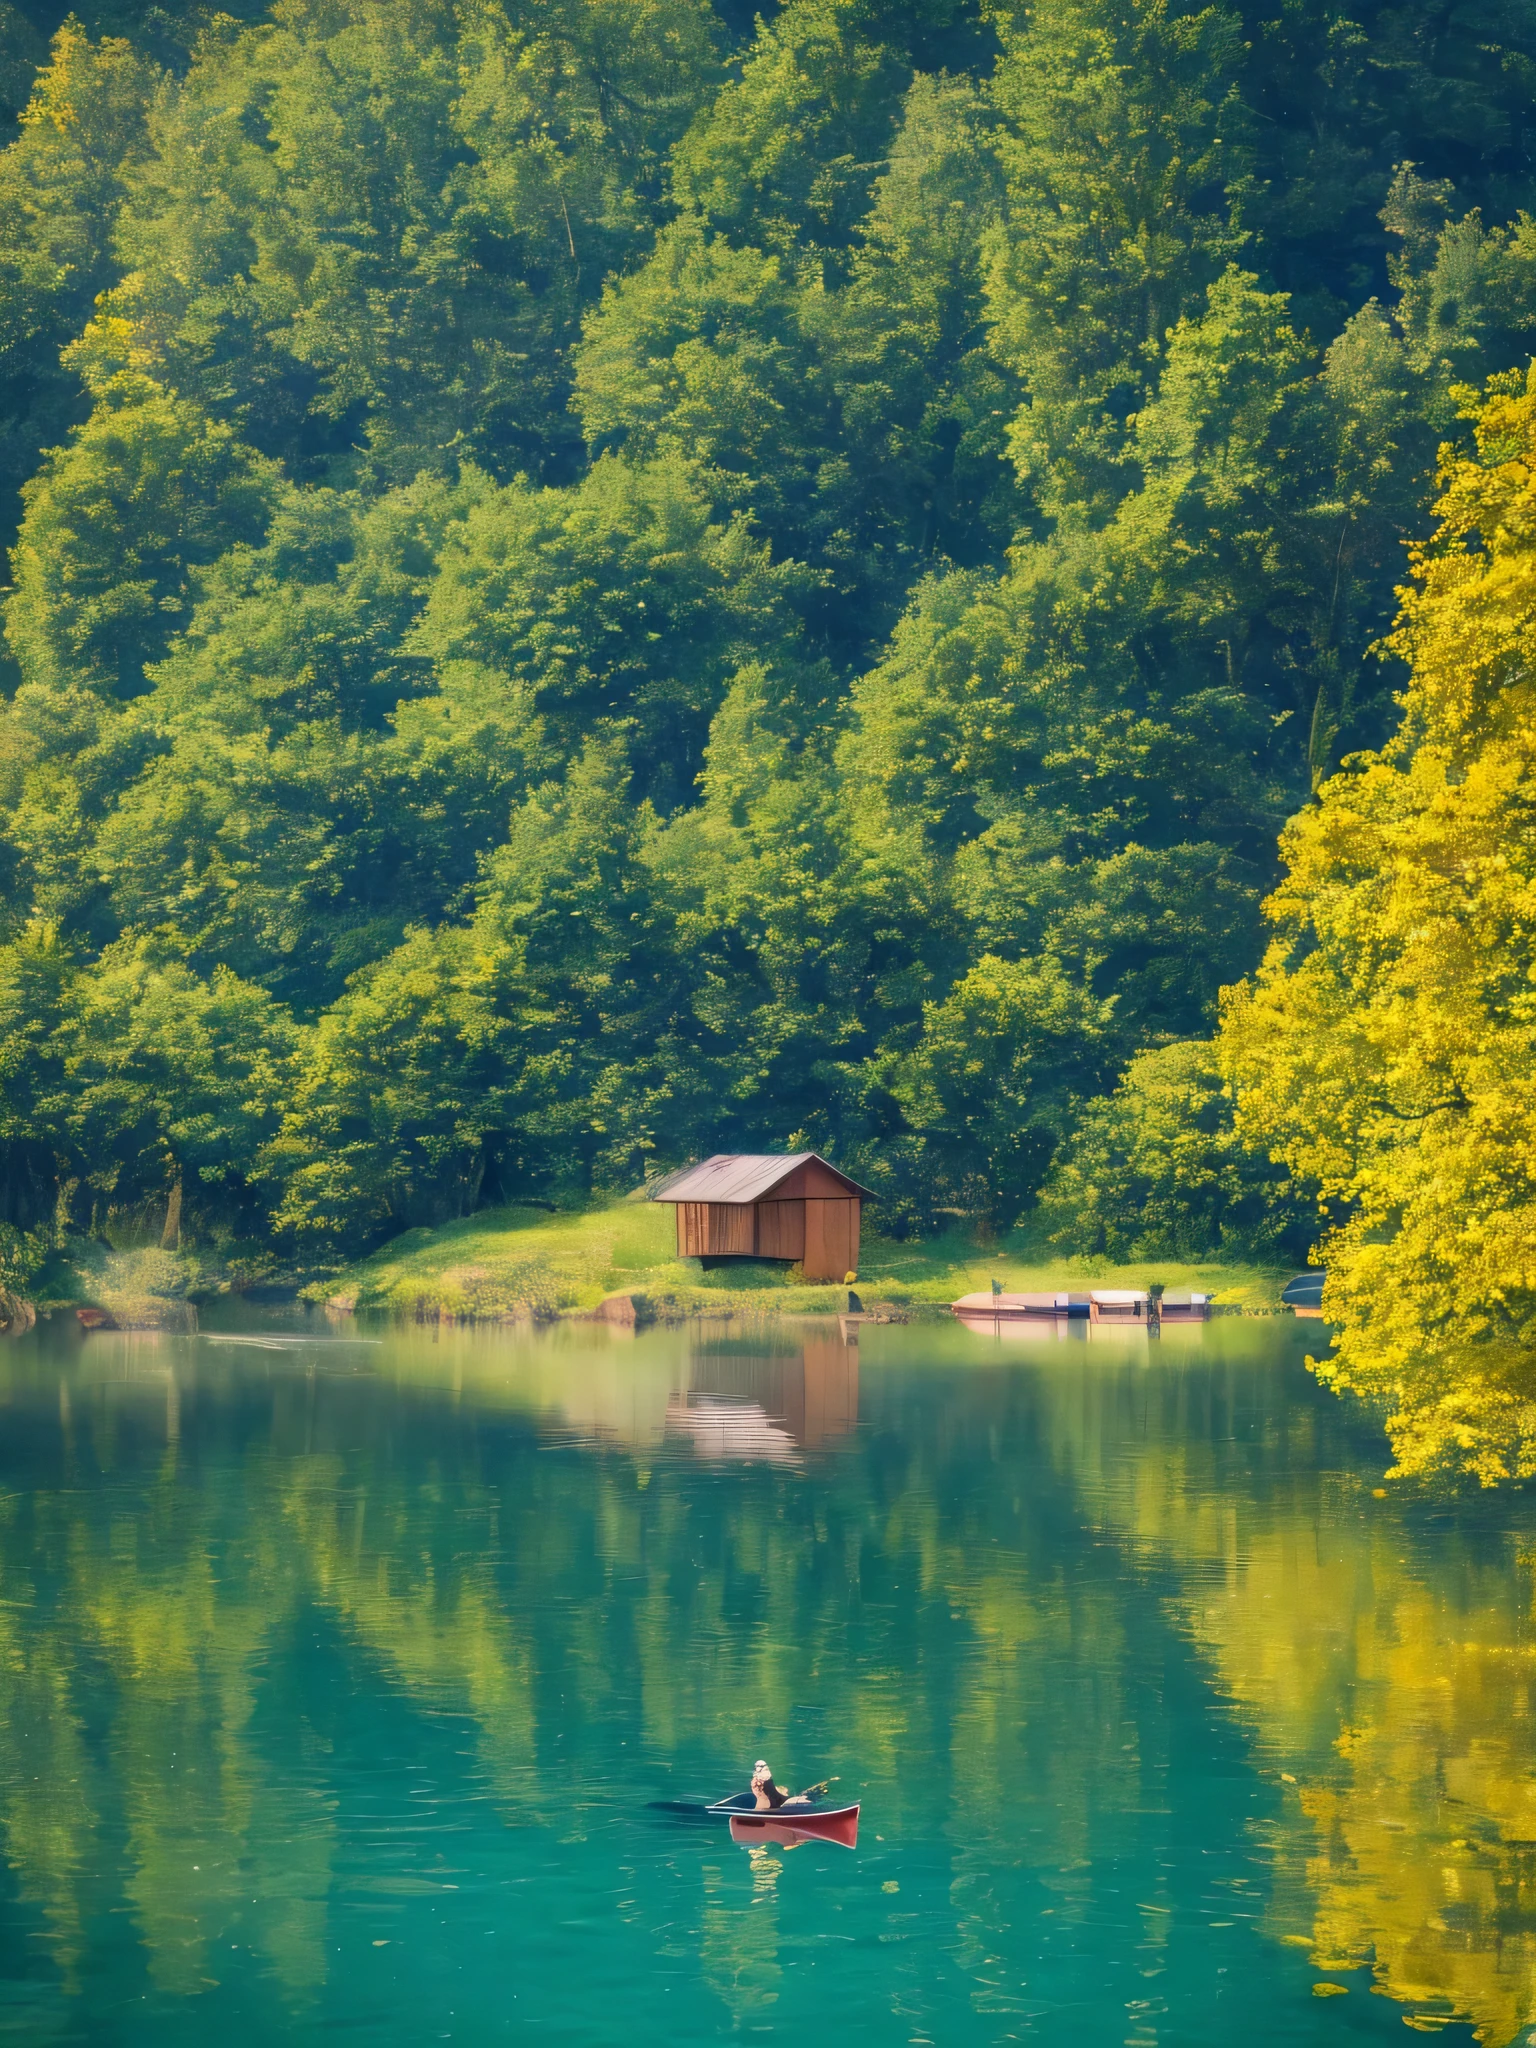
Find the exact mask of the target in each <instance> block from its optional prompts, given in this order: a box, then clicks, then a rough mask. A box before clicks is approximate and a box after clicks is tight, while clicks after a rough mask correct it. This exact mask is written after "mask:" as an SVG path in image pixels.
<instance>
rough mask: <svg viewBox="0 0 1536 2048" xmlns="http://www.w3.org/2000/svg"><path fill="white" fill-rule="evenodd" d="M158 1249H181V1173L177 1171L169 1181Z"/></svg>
mask: <svg viewBox="0 0 1536 2048" xmlns="http://www.w3.org/2000/svg"><path fill="white" fill-rule="evenodd" d="M160 1249H161V1251H163V1252H179V1251H180V1250H181V1175H180V1174H179V1173H178V1174H177V1176H176V1178H175V1179H174V1180H173V1181H172V1182H171V1192H170V1195H169V1197H168V1199H167V1201H166V1204H165V1228H164V1230H162V1231H161V1233H160Z"/></svg>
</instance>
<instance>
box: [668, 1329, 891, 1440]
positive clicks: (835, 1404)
mask: <svg viewBox="0 0 1536 2048" xmlns="http://www.w3.org/2000/svg"><path fill="white" fill-rule="evenodd" d="M688 1364H689V1384H688V1385H687V1387H685V1388H680V1389H679V1390H678V1391H677V1392H676V1393H674V1394H673V1396H672V1398H671V1399H670V1400H669V1401H668V1403H667V1419H666V1435H667V1440H668V1441H669V1442H671V1443H674V1444H686V1445H687V1446H689V1447H690V1448H691V1450H692V1452H693V1455H694V1456H695V1457H697V1458H702V1459H705V1460H708V1461H711V1462H715V1463H735V1462H743V1461H745V1462H757V1461H762V1460H766V1461H769V1462H779V1463H792V1462H795V1461H797V1460H798V1458H799V1456H800V1453H801V1451H802V1450H805V1451H814V1450H820V1449H822V1448H823V1447H825V1446H826V1445H829V1444H831V1443H834V1442H835V1441H836V1440H837V1439H838V1438H839V1437H846V1436H849V1435H851V1434H852V1432H853V1431H854V1429H856V1428H857V1426H858V1420H859V1347H858V1345H857V1344H856V1343H852V1344H850V1343H845V1342H844V1341H843V1339H842V1338H841V1337H840V1336H836V1337H830V1336H829V1337H811V1338H807V1339H806V1341H805V1342H804V1343H803V1344H802V1345H801V1347H800V1349H799V1350H798V1351H797V1352H787V1351H770V1350H761V1351H748V1350H744V1349H738V1348H735V1347H731V1346H721V1347H720V1348H718V1349H715V1348H713V1347H710V1346H707V1345H702V1346H700V1347H699V1348H698V1349H696V1350H694V1351H693V1352H692V1353H691V1354H690V1356H689V1360H688Z"/></svg>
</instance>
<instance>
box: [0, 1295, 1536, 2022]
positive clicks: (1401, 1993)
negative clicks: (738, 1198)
mask: <svg viewBox="0 0 1536 2048" xmlns="http://www.w3.org/2000/svg"><path fill="white" fill-rule="evenodd" d="M253 1334H256V1335H261V1336H262V1337H263V1341H262V1342H260V1343H253V1342H251V1341H249V1339H250V1337H251V1336H252V1335H253ZM355 1334H356V1336H357V1337H363V1336H367V1337H370V1338H372V1339H373V1340H374V1341H371V1342H366V1343H365V1342H358V1341H348V1340H347V1336H346V1333H345V1331H343V1332H338V1331H336V1330H335V1329H333V1328H332V1327H331V1326H327V1325H324V1324H319V1323H316V1324H313V1325H312V1324H306V1323H305V1322H304V1321H302V1320H301V1319H299V1318H296V1317H290V1318H288V1319H287V1320H285V1319H284V1318H283V1317H281V1316H277V1315H273V1316H271V1317H269V1318H267V1319H266V1320H265V1321H264V1322H260V1323H258V1322H257V1319H256V1318H255V1316H254V1314H248V1315H247V1318H246V1330H245V1333H244V1341H229V1340H231V1339H238V1338H240V1337H241V1335H242V1333H241V1331H240V1330H239V1328H238V1327H237V1326H236V1325H234V1324H229V1325H227V1326H226V1328H225V1329H224V1330H223V1331H221V1332H220V1331H215V1332H214V1333H213V1334H212V1335H209V1334H205V1335H204V1336H202V1337H198V1338H192V1337H175V1338H171V1337H160V1338H156V1337H149V1336H126V1335H125V1336H108V1335H96V1336H92V1337H90V1338H89V1339H84V1340H82V1339H80V1338H79V1337H78V1336H76V1335H75V1334H74V1333H73V1332H71V1331H68V1330H65V1329H64V1328H62V1327H61V1326H59V1325H57V1324H55V1325H51V1326H48V1327H45V1328H43V1329H41V1330H39V1331H38V1332H37V1333H35V1334H34V1335H33V1336H32V1337H29V1338H26V1339H23V1340H21V1341H18V1342H15V1343H12V1344H10V1345H6V1346H0V1396H3V1401H4V1413H3V1428H0V1692H3V1711H0V1826H3V1835H0V1846H3V1852H4V1864H3V1870H0V2032H9V2033H10V2034H11V2035H12V2036H15V2037H18V2038H20V2039H22V2040H25V2041H26V2042H28V2043H32V2042H36V2043H47V2042H54V2041H57V2042H61V2043H62V2042H86V2041H89V2042H90V2043H92V2044H93V2048H115V2044H121V2048H149V2044H154V2048H174V2044H181V2043H192V2042H197V2043H206V2042H218V2043H220V2044H222V2048H250V2044H256V2043H268V2042H273V2043H275V2042H278V2041H282V2042H285V2043H308V2042H312V2041H318V2040H319V2039H320V2037H321V2036H325V2037H327V2038H328V2039H329V2038H335V2037H340V2038H343V2039H348V2040H353V2041H356V2042H358V2043H360V2044H364V2048H374V2044H378V2048H386V2044H387V2048H395V2044H406V2043H410V2044H416V2043H427V2042H435V2041H440V2040H453V2041H462V2042H470V2043H479V2042H496V2041H501V2040H511V2039H524V2038H527V2039H532V2040H545V2041H566V2042H572V2043H577V2042H581V2043H585V2042H606V2041H622V2042H625V2043H639V2044H644V2043H650V2042H656V2043H660V2042H668V2043H674V2042H678V2041H685V2042H686V2041H691V2040H700V2041H712V2040H717V2039H720V2038H722V2037H728V2036H733V2035H738V2034H739V2035H745V2034H760V2035H779V2036H781V2037H790V2038H793V2039H794V2041H795V2042H796V2043H797V2044H806V2048H817V2044H820V2043H824V2042H839V2043H843V2042H847V2041H848V2040H850V2039H852V2038H856V2039H857V2040H858V2041H859V2042H861V2043H866V2042H867V2043H873V2044H883V2043H935V2044H946V2048H947V2044H954V2048H966V2044H972V2043H977V2044H980V2043H990V2042H1000V2041H1011V2040H1017V2039H1022V2038H1025V2037H1029V2036H1038V2035H1045V2034H1049V2035H1051V2036H1053V2037H1054V2038H1056V2039H1057V2040H1062V2039H1065V2038H1068V2037H1070V2038H1071V2039H1073V2040H1076V2041H1082V2042H1087V2043H1106V2044H1119V2043H1127V2044H1130V2048H1152V2044H1154V2043H1180V2044H1191V2048H1193V2044H1202V2048H1203V2044H1211V2048H1215V2044H1218V2043H1220V2044H1223V2048H1229V2044H1232V2043H1234V2042H1241V2043H1243V2044H1245V2048H1254V2044H1258V2048H1263V2044H1279V2043H1289V2042H1302V2041H1304V2042H1308V2043H1311V2042H1314V2041H1316V2042H1333V2041H1349V2042H1353V2041H1357V2040H1364V2039H1367V2038H1369V2039H1373V2040H1380V2041H1398V2040H1401V2039H1402V2038H1403V2035H1402V2029H1403V2025H1404V2021H1405V2020H1406V2021H1407V2022H1408V2024H1409V2025H1410V2026H1414V2027H1417V2028H1419V2029H1421V2030H1425V2031H1429V2030H1438V2029H1440V2028H1442V2027H1445V2026H1446V2025H1447V2022H1448V2021H1449V2022H1450V2026H1449V2031H1450V2032H1451V2034H1452V2035H1453V2036H1454V2037H1457V2038H1460V2039H1462V2040H1463V2041H1465V2040H1467V2039H1469V2038H1470V2035H1469V2032H1468V2029H1469V2028H1470V2027H1471V2026H1476V2027H1477V2028H1478V2029H1479V2030H1480V2032H1481V2037H1482V2038H1483V2039H1484V2040H1486V2041H1489V2042H1491V2043H1493V2044H1495V2048H1503V2044H1505V2043H1508V2042H1510V2041H1512V2040H1513V2039H1514V2038H1515V2037H1516V2036H1517V2035H1518V2034H1519V2033H1520V2031H1521V2029H1522V2027H1523V2026H1524V2025H1525V2024H1526V2023H1527V2022H1528V2021H1529V2020H1530V2019H1531V2018H1532V2017H1533V2016H1536V1996H1533V1987H1536V1717H1533V1714H1532V1679H1533V1668H1536V1667H1533V1652H1536V1631H1533V1627H1532V1621H1531V1608H1532V1579H1531V1566H1532V1557H1533V1553H1536V1503H1533V1502H1530V1501H1528V1500H1522V1499H1520V1498H1514V1499H1507V1498H1501V1499H1499V1500H1497V1501H1471V1502H1463V1503H1460V1504H1454V1503H1444V1502H1441V1503H1436V1502H1434V1501H1432V1500H1426V1499H1418V1500H1413V1499H1400V1498H1398V1497H1397V1496H1396V1495H1394V1497H1393V1498H1391V1499H1388V1500H1379V1499H1377V1498H1375V1496H1374V1493H1373V1489H1374V1488H1375V1487H1376V1486H1377V1485H1378V1484H1379V1475H1380V1471H1381V1467H1382V1464H1383V1462H1384V1460H1383V1458H1382V1455H1381V1448H1380V1445H1379V1442H1378V1441H1377V1440H1375V1439H1373V1437H1372V1436H1371V1435H1370V1434H1369V1433H1368V1432H1363V1431H1361V1430H1360V1429H1359V1428H1358V1426H1356V1427H1355V1428H1354V1431H1353V1433H1352V1431H1351V1425H1350V1424H1349V1422H1348V1420H1347V1418H1346V1417H1345V1415H1344V1413H1343V1411H1342V1410H1341V1409H1340V1408H1339V1407H1338V1406H1337V1405H1335V1404H1331V1403H1330V1402H1329V1400H1328V1399H1327V1398H1326V1397H1325V1396H1323V1395H1321V1394H1320V1393H1318V1392H1317V1391H1316V1389H1315V1388H1314V1387H1313V1386H1312V1384H1311V1382H1310V1381H1309V1379H1308V1377H1307V1375H1306V1373H1305V1371H1304V1369H1303V1368H1302V1366H1301V1363H1300V1360H1301V1355H1302V1352H1303V1350H1304V1349H1305V1345H1306V1342H1307V1341H1308V1339H1309V1338H1310V1340H1311V1341H1312V1342H1313V1343H1314V1344H1315V1342H1316V1341H1317V1332H1316V1329H1315V1327H1314V1328H1312V1329H1310V1330H1308V1329H1306V1328H1299V1327H1298V1326H1296V1325H1295V1324H1292V1323H1289V1322H1280V1321H1275V1322H1238V1321H1228V1322H1222V1323H1215V1324H1212V1325H1210V1326H1208V1327H1207V1328H1205V1329H1195V1330H1187V1331H1182V1332H1173V1331H1170V1332H1169V1333H1168V1334H1167V1335H1165V1337H1164V1338H1163V1340H1162V1342H1161V1345H1160V1346H1156V1347H1151V1348H1150V1349H1149V1346H1148V1343H1147V1340H1146V1339H1145V1338H1135V1337H1133V1336H1130V1335H1128V1334H1127V1335H1117V1336H1115V1337H1113V1338H1111V1339H1109V1340H1108V1341H1103V1342H1095V1343H1088V1342H1084V1341H1075V1340H1074V1341H1071V1342H1060V1343H1058V1342H1055V1341H1037V1342H1033V1343H1029V1342H1023V1341H1016V1342H1011V1343H1005V1344H1002V1345H997V1344H994V1343H992V1342H990V1341H988V1340H985V1339H982V1338H978V1337H975V1336H972V1335H970V1334H969V1333H967V1332H965V1331H963V1330H960V1329H958V1328H951V1327H948V1326H943V1327H935V1326H927V1327H919V1326H913V1327H910V1328H906V1329H884V1328H878V1329H866V1330H865V1332H864V1334H863V1338H862V1342H861V1343H860V1344H858V1345H857V1346H850V1345H845V1344H844V1343H843V1342H842V1341H841V1340H840V1339H839V1337H838V1334H837V1331H836V1328H835V1326H834V1325H821V1324H811V1323H807V1324H801V1325H790V1324H764V1325H762V1326H760V1327H746V1328H743V1327H742V1326H740V1325H735V1326H729V1327H728V1328H725V1329H722V1327H721V1326H715V1327H714V1328H712V1329H711V1328H709V1327H707V1326H698V1327H695V1328H693V1329H690V1330H687V1331H682V1332H678V1331H668V1332H656V1333H654V1334H650V1335H646V1336H642V1337H640V1338H639V1339H629V1340H626V1339H624V1338H623V1337H622V1336H620V1335H614V1334H610V1333H607V1332H605V1331H603V1330H601V1329H594V1328H586V1329H564V1330H560V1331H557V1332H555V1333H552V1334H550V1335H547V1336H542V1337H534V1336H521V1337H520V1336H515V1335H507V1334H502V1333H495V1334H475V1333H471V1332H452V1333H447V1332H445V1333H444V1334H442V1335H441V1336H440V1337H438V1336H435V1335H434V1334H433V1333H431V1332H421V1331H417V1330H410V1331H401V1330H389V1329H374V1330H369V1331H362V1330H359V1331H357V1332H356V1333H355ZM221 1339H222V1341H221ZM758 1755H765V1756H767V1757H768V1758H769V1759H770V1761H771V1762H772V1763H773V1765H774V1767H775V1770H776V1771H777V1773H778V1775H779V1777H780V1778H781V1780H783V1779H791V1780H794V1781H796V1782H804V1781H805V1780H807V1779H810V1778H813V1777H821V1776H823V1775H826V1774H829V1773H836V1774H837V1775H838V1777H839V1781H840V1782H839V1784H838V1787H837V1790H838V1792H839V1793H840V1794H848V1795H857V1796H858V1797H859V1798H860V1799H862V1801H863V1803H864V1814H863V1822H862V1833H861V1838H860V1842H859V1846H858V1849H857V1850H856V1851H854V1852H852V1853H849V1852H847V1851H843V1850H839V1849H836V1848H833V1847H830V1846H824V1845H818V1844H813V1845H803V1846H801V1847H799V1848H796V1849H791V1850H787V1851H786V1850H784V1849H780V1848H766V1849H763V1848H760V1849H758V1850H756V1851H748V1850H745V1849H741V1848H737V1847H735V1846H733V1844H732V1843H731V1842H730V1840H729V1838H728V1836H727V1835H726V1834H725V1833H724V1832H723V1831H721V1830H720V1829H719V1828H717V1827H715V1826H713V1825H699V1824H689V1823H687V1822H685V1821H681V1820H676V1819H671V1818H668V1817H667V1816H665V1815H659V1814H657V1813H655V1812H650V1811H647V1810H646V1802H647V1801H648V1800H654V1799H675V1798H682V1797H688V1796H693V1795H697V1796H701V1797H712V1796H717V1795H718V1794H720V1793H722V1792H725V1791H727V1790H733V1789H735V1788H737V1787H738V1786H739V1785H740V1784H741V1783H743V1782H744V1777H745V1773H746V1770H747V1769H748V1768H749V1767H750V1764H751V1761H752V1759H753V1758H754V1757H756V1756H758ZM1320 1984H1323V1985H1333V1986H1337V1987H1340V1992H1339V1994H1336V1995H1332V1996H1319V1995H1318V1994H1317V1992H1316V1991H1315V1989H1314V1987H1316V1986H1318V1985H1320ZM1373 1990H1374V1991H1377V1992H1380V1993H1382V1994H1384V1995H1381V1996H1372V1995H1371V1994H1372V1992H1373Z"/></svg>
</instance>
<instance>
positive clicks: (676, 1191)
mask: <svg viewBox="0 0 1536 2048" xmlns="http://www.w3.org/2000/svg"><path fill="white" fill-rule="evenodd" d="M812 1159H814V1160H815V1161H816V1164H817V1165H818V1166H824V1167H825V1168H826V1170H827V1172H828V1173H830V1174H835V1175H836V1177H837V1178H838V1179H839V1180H840V1181H841V1182H842V1183H843V1186H844V1187H845V1188H847V1190H848V1192H849V1193H850V1194H854V1195H865V1196H867V1197H868V1199H869V1200H870V1201H873V1200H874V1199H875V1197H874V1195H873V1194H872V1193H871V1192H870V1190H869V1189H868V1188H863V1187H860V1186H859V1183H858V1182H857V1181H856V1180H850V1179H849V1178H848V1176H847V1174H846V1173H844V1172H843V1171H842V1170H841V1169H840V1168H839V1167H836V1166H834V1165H832V1163H831V1161H830V1160H826V1159H823V1158H822V1156H821V1154H820V1153H819V1152H717V1153H716V1154H715V1156H714V1157H713V1159H705V1160H701V1161H700V1163H699V1164H698V1165H697V1166H685V1167H682V1168H681V1169H680V1170H679V1171H678V1172H677V1173H669V1174H668V1175H667V1177H666V1179H665V1180H662V1181H658V1182H657V1183H656V1185H655V1187H653V1188H652V1189H651V1190H650V1192H649V1194H648V1195H647V1196H646V1200H647V1201H650V1202H735V1203H742V1204H745V1203H747V1202H760V1201H762V1200H763V1198H764V1197H765V1196H767V1195H771V1194H772V1193H773V1190H774V1189H775V1188H776V1187H777V1186H778V1185H779V1183H780V1182H781V1181H785V1180H788V1178H789V1176H790V1175H791V1174H792V1173H793V1172H794V1170H795V1168H796V1167H797V1166H804V1165H806V1164H807V1162H808V1161H810V1160H812Z"/></svg>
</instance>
